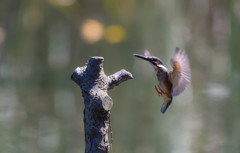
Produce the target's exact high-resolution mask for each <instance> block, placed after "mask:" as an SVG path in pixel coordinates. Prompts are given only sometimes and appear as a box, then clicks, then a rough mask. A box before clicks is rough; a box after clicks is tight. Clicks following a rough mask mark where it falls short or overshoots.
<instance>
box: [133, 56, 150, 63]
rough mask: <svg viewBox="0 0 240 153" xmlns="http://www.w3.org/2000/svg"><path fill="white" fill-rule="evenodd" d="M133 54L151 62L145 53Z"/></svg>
mask: <svg viewBox="0 0 240 153" xmlns="http://www.w3.org/2000/svg"><path fill="white" fill-rule="evenodd" d="M133 56H136V57H138V58H141V59H144V60H146V61H149V62H150V59H149V58H148V57H146V56H144V55H139V54H133Z"/></svg>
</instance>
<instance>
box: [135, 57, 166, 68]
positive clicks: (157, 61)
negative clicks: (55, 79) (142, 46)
mask: <svg viewBox="0 0 240 153" xmlns="http://www.w3.org/2000/svg"><path fill="white" fill-rule="evenodd" d="M133 55H134V56H136V57H138V58H141V59H143V60H146V61H148V62H149V63H151V64H152V65H153V66H154V67H155V68H157V67H159V66H160V65H163V62H162V60H161V59H160V58H158V57H156V56H144V55H139V54H133Z"/></svg>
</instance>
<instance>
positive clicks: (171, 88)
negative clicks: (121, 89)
mask: <svg viewBox="0 0 240 153" xmlns="http://www.w3.org/2000/svg"><path fill="white" fill-rule="evenodd" d="M133 55H134V56H136V57H138V58H141V59H143V60H146V61H148V62H149V63H151V65H153V67H154V69H155V71H156V75H157V79H158V85H157V86H155V89H156V91H157V93H158V95H161V96H162V97H163V99H164V102H163V105H162V107H161V112H162V113H165V111H166V110H167V108H168V107H169V106H170V104H171V103H172V100H173V97H174V96H178V95H179V94H180V93H182V92H183V91H184V90H185V89H186V87H187V85H188V84H189V83H190V81H191V70H190V64H189V60H188V56H187V54H186V53H185V51H184V50H182V49H180V48H178V47H177V48H176V50H175V53H174V56H173V58H172V59H171V61H170V64H171V66H172V68H173V70H172V71H169V70H168V69H167V68H166V67H165V66H164V65H163V62H162V60H161V59H160V58H158V57H155V56H151V54H150V53H149V51H148V50H145V52H144V55H139V54H133Z"/></svg>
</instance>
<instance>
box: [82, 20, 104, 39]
mask: <svg viewBox="0 0 240 153" xmlns="http://www.w3.org/2000/svg"><path fill="white" fill-rule="evenodd" d="M80 34H81V36H82V38H83V39H84V40H85V41H86V42H87V43H95V42H97V41H99V40H100V39H101V38H102V36H103V25H102V23H100V22H99V21H97V20H95V19H87V20H85V21H84V22H83V24H82V25H81V27H80Z"/></svg>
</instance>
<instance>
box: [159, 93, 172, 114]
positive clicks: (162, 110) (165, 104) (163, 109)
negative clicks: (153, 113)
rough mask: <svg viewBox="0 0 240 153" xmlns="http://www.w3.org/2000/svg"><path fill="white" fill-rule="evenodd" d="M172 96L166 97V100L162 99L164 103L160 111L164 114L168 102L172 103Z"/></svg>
mask: <svg viewBox="0 0 240 153" xmlns="http://www.w3.org/2000/svg"><path fill="white" fill-rule="evenodd" d="M172 100H173V97H170V98H168V99H167V100H164V103H163V105H162V108H161V112H162V113H163V114H164V113H165V111H166V110H167V109H168V107H169V106H170V104H171V103H172Z"/></svg>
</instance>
